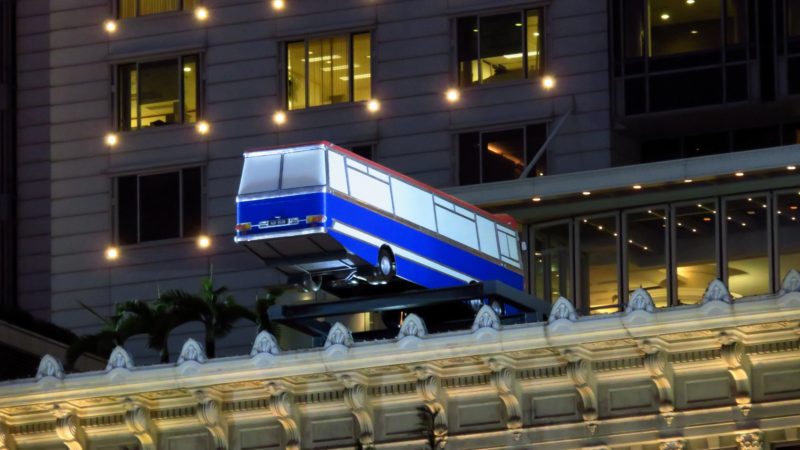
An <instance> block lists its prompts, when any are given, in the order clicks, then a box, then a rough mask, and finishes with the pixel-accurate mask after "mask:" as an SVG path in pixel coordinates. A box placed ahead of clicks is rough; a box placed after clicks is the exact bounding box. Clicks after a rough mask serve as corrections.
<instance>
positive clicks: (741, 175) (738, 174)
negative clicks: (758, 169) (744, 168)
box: [734, 172, 744, 177]
mask: <svg viewBox="0 0 800 450" xmlns="http://www.w3.org/2000/svg"><path fill="white" fill-rule="evenodd" d="M734 175H736V176H737V177H743V176H744V172H736V173H735V174H734Z"/></svg>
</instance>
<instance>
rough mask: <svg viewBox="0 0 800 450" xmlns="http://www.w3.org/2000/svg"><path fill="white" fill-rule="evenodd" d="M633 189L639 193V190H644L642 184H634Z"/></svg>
mask: <svg viewBox="0 0 800 450" xmlns="http://www.w3.org/2000/svg"><path fill="white" fill-rule="evenodd" d="M633 188H634V189H636V190H637V191H638V190H640V189H641V188H642V185H641V184H634V185H633Z"/></svg>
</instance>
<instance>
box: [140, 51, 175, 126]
mask: <svg viewBox="0 0 800 450" xmlns="http://www.w3.org/2000/svg"><path fill="white" fill-rule="evenodd" d="M179 80H180V78H179V77H178V60H169V61H158V62H152V63H146V64H140V65H139V90H140V92H139V107H140V116H141V126H142V127H143V128H144V127H156V126H162V125H167V124H172V123H178V122H179V121H180V117H179V114H180V106H179V103H180V88H179V84H180V83H179Z"/></svg>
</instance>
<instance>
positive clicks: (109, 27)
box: [103, 19, 117, 33]
mask: <svg viewBox="0 0 800 450" xmlns="http://www.w3.org/2000/svg"><path fill="white" fill-rule="evenodd" d="M103 28H104V29H105V30H106V32H107V33H114V32H116V31H117V22H115V21H113V20H110V19H109V20H106V21H105V22H104V23H103Z"/></svg>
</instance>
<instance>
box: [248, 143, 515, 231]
mask: <svg viewBox="0 0 800 450" xmlns="http://www.w3.org/2000/svg"><path fill="white" fill-rule="evenodd" d="M312 146H325V147H329V148H332V149H334V150H336V151H337V152H340V153H344V154H345V155H347V157H348V158H353V159H355V160H358V161H359V162H361V163H363V164H366V165H368V166H372V167H375V168H377V169H380V170H382V171H385V172H387V173H388V174H390V175H391V176H393V177H395V178H399V179H401V180H403V181H405V182H406V183H409V184H413V185H415V186H417V187H419V188H422V189H423V190H428V191H431V192H433V193H434V194H436V195H438V196H439V197H442V198H444V199H446V200H448V201H451V202H453V203H455V204H457V205H458V206H461V207H462V208H465V209H468V210H470V211H472V212H474V213H476V214H479V215H481V216H484V217H487V218H491V219H492V220H494V221H496V222H500V223H502V224H504V225H506V226H509V227H511V228H512V229H514V230H515V231H516V230H517V229H518V223H517V221H516V220H514V218H513V217H511V216H510V215H508V214H492V213H490V212H488V211H486V210H483V209H481V208H478V207H477V206H475V205H473V204H471V203H467V202H465V201H464V200H461V199H460V198H458V197H455V196H453V195H450V194H448V193H446V192H443V191H440V190H439V189H436V188H435V187H433V186H429V185H427V184H425V183H422V182H420V181H417V180H415V179H413V178H411V177H409V176H408V175H404V174H402V173H400V172H397V171H396V170H393V169H390V168H388V167H386V166H383V165H381V164H378V163H376V162H375V161H372V160H371V159H367V158H364V157H363V156H361V155H358V154H356V153H353V152H351V151H350V150H348V149H346V148H342V147H339V146H338V145H336V144H334V143H332V142H330V141H312V142H301V143H298V144H288V145H278V146H275V147H266V148H252V149H247V150H245V152H244V157H248V156H250V155H251V154H252V153H259V152H264V151H271V150H282V149H289V148H298V147H312Z"/></svg>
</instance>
